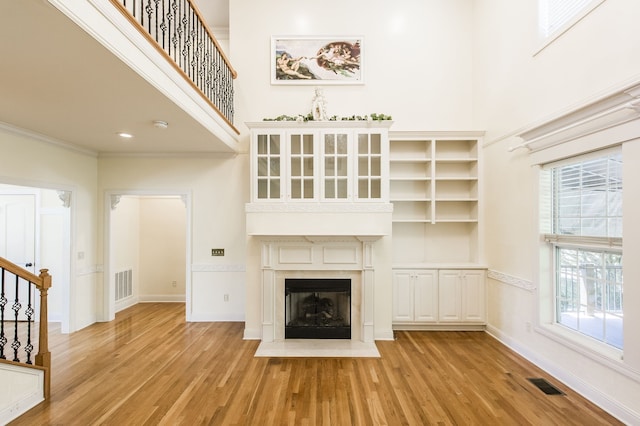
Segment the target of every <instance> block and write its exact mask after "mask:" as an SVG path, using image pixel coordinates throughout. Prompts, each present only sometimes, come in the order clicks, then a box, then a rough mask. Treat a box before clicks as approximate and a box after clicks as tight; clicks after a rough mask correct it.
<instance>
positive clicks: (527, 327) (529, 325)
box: [524, 321, 531, 332]
mask: <svg viewBox="0 0 640 426" xmlns="http://www.w3.org/2000/svg"><path fill="white" fill-rule="evenodd" d="M524 328H525V329H526V330H527V331H528V332H531V323H530V322H529V321H527V322H525V323H524Z"/></svg>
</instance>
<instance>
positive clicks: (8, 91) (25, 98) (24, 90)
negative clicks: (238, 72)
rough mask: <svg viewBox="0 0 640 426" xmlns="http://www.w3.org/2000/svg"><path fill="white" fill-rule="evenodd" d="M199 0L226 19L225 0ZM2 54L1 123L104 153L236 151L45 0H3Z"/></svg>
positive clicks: (219, 21) (219, 20)
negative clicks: (125, 134)
mask: <svg viewBox="0 0 640 426" xmlns="http://www.w3.org/2000/svg"><path fill="white" fill-rule="evenodd" d="M200 2H201V3H203V7H199V9H200V11H201V13H202V15H203V16H204V17H205V19H209V16H211V17H212V18H211V19H212V20H214V21H215V23H216V25H219V26H222V27H225V26H228V4H226V0H215V1H210V0H209V1H208V0H201V1H200ZM218 7H219V8H220V9H221V12H218V11H217V8H218ZM0 57H1V58H2V60H1V61H0V123H4V124H8V125H9V126H12V127H17V128H19V129H24V130H27V131H29V132H34V133H38V134H42V135H45V136H46V137H48V138H50V139H53V140H55V141H58V142H62V143H64V144H69V145H71V146H75V147H81V148H83V149H87V150H90V151H93V152H96V153H99V154H100V153H101V154H108V153H193V152H207V153H214V152H230V149H229V147H228V146H227V145H226V144H224V143H223V142H222V141H220V140H219V139H218V138H217V137H215V136H214V135H213V134H212V133H211V132H210V131H208V130H207V129H206V128H204V127H203V126H202V125H201V124H200V123H199V122H197V121H196V120H194V119H193V118H191V117H190V116H189V115H188V114H186V113H185V112H184V111H183V110H182V109H180V108H179V107H178V106H176V105H175V104H174V103H173V102H171V101H170V100H169V99H168V98H166V97H165V96H164V95H163V94H162V93H160V92H158V91H157V90H156V89H155V88H153V87H152V86H151V85H150V84H149V83H147V82H146V81H145V80H144V79H143V78H142V77H140V76H139V75H138V74H137V73H135V72H134V71H132V70H131V69H130V68H129V67H128V66H126V65H125V64H124V63H123V62H122V61H120V60H119V59H118V58H116V57H115V56H114V55H112V54H111V53H110V52H109V51H108V50H107V49H105V48H104V47H103V46H102V45H101V44H100V43H98V42H97V41H96V40H94V39H93V38H92V37H91V36H89V35H88V34H86V33H85V32H84V31H83V30H81V29H80V28H79V27H78V26H77V25H75V24H74V23H73V22H72V21H71V20H69V19H68V18H67V17H66V16H64V15H63V14H62V13H61V12H59V11H58V10H57V9H55V8H54V7H53V6H51V5H49V3H48V2H47V1H46V0H2V13H0ZM154 120H163V121H166V122H168V123H169V127H168V129H166V130H162V129H158V128H156V127H154V126H153V124H152V123H153V121H154ZM120 131H126V132H129V133H132V134H134V135H135V137H134V138H133V139H130V140H123V139H121V138H120V137H118V136H117V135H116V133H117V132H120Z"/></svg>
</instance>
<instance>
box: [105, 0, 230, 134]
mask: <svg viewBox="0 0 640 426" xmlns="http://www.w3.org/2000/svg"><path fill="white" fill-rule="evenodd" d="M109 1H110V3H111V4H112V5H113V6H114V7H116V9H118V10H119V11H120V13H122V15H123V16H124V17H125V18H126V19H127V20H128V21H129V22H131V24H132V25H133V26H134V27H135V28H137V29H138V31H139V32H140V33H141V34H142V36H143V37H144V38H146V39H147V40H148V41H149V42H150V43H151V45H152V46H153V47H154V48H155V49H156V50H157V51H158V52H159V53H160V54H161V55H162V56H164V57H165V58H166V59H167V60H168V62H169V64H171V66H172V67H173V68H174V69H175V70H176V71H177V72H178V73H179V74H181V75H182V76H183V78H184V79H185V80H186V81H187V83H188V84H189V85H190V86H191V87H193V88H194V89H195V90H196V91H197V92H198V93H199V94H200V96H201V97H202V99H203V100H204V101H205V102H207V104H209V106H211V107H212V108H213V109H214V110H215V111H216V112H217V113H218V115H219V116H220V117H221V118H222V119H223V120H224V121H225V122H226V123H227V125H229V127H231V129H232V130H233V131H234V132H235V133H236V134H240V131H239V130H238V129H237V128H236V127H235V126H234V124H233V112H234V111H233V84H230V86H229V87H224V88H223V89H222V92H223V93H224V94H226V95H227V96H229V97H230V99H226V100H227V101H228V102H229V103H230V104H226V106H225V105H218V104H217V103H216V102H215V101H216V100H217V101H220V100H221V99H220V98H221V97H220V96H214V97H213V98H214V99H212V94H213V93H216V94H217V95H219V92H216V91H214V90H213V83H208V87H207V88H206V89H205V88H204V87H201V85H202V82H203V81H204V77H203V76H202V73H199V75H198V76H197V77H196V76H189V75H188V74H187V72H186V71H185V69H183V67H182V66H180V64H178V63H177V62H176V60H177V59H176V58H173V57H172V56H171V55H170V54H169V52H168V51H167V50H166V49H165V46H162V45H161V44H160V42H159V41H158V40H157V39H156V38H154V36H153V35H152V34H151V33H150V32H149V31H147V29H145V27H144V25H143V24H142V23H141V22H138V17H136V16H135V15H134V14H132V13H131V12H130V11H129V10H128V9H127V6H126V4H127V0H109ZM164 1H166V0H160V2H164ZM183 1H186V3H188V4H189V7H190V8H191V10H192V11H193V13H194V14H195V16H196V18H197V19H198V22H200V24H201V26H202V29H203V30H204V31H205V32H206V34H207V36H208V38H209V40H210V41H211V42H212V43H213V45H214V46H215V50H216V53H217V55H218V56H219V57H220V59H222V61H223V62H224V65H225V68H226V70H227V72H228V74H225V73H224V72H222V70H218V71H219V72H220V74H219V75H216V76H215V79H216V80H218V79H219V80H220V81H225V80H226V76H227V75H228V76H230V77H231V80H233V79H235V78H236V77H237V76H238V74H237V72H236V70H235V69H234V68H233V67H232V66H231V61H230V60H229V58H228V57H227V55H226V54H225V53H224V51H223V50H222V47H221V46H220V44H219V43H218V41H217V40H216V38H215V36H214V35H213V33H212V32H211V30H210V29H209V27H208V26H207V25H206V21H205V20H204V19H203V17H202V14H201V13H200V10H199V9H198V8H197V7H196V6H195V4H194V3H193V1H192V0H183ZM134 4H135V2H134ZM140 4H142V3H140ZM161 4H162V3H161ZM162 7H163V8H164V6H162ZM163 10H164V9H163ZM175 18H176V17H175V16H174V17H173V19H175ZM156 24H157V22H156ZM157 30H158V28H156V31H157ZM156 35H157V34H156ZM169 37H171V35H169ZM168 49H169V51H171V47H170V46H168ZM174 54H175V49H174ZM199 59H203V58H199ZM183 66H184V64H183ZM186 68H189V67H186ZM200 71H201V70H200ZM198 81H199V83H200V84H199V83H198ZM222 102H223V103H224V101H222Z"/></svg>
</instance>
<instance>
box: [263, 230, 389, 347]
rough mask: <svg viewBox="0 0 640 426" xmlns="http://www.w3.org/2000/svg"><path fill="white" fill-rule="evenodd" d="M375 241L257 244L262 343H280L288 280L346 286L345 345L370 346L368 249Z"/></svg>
mask: <svg viewBox="0 0 640 426" xmlns="http://www.w3.org/2000/svg"><path fill="white" fill-rule="evenodd" d="M377 239H378V238H375V237H371V238H360V237H342V236H340V237H271V238H268V239H267V238H265V239H262V241H261V245H262V256H261V258H262V260H261V263H262V265H261V276H262V277H261V280H262V341H263V342H274V341H283V340H285V327H286V318H285V303H286V302H285V282H286V280H287V279H291V278H296V279H305V280H311V279H339V280H349V281H350V283H351V290H350V317H351V319H350V326H351V332H350V334H351V336H350V340H352V341H360V342H373V341H374V312H373V308H374V294H373V290H374V276H375V274H374V264H373V244H374V243H375V241H376V240H377Z"/></svg>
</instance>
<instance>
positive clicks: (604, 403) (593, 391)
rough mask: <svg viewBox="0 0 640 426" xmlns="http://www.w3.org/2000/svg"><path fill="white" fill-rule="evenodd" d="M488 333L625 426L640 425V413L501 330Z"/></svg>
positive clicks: (489, 328)
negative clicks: (625, 425) (628, 425)
mask: <svg viewBox="0 0 640 426" xmlns="http://www.w3.org/2000/svg"><path fill="white" fill-rule="evenodd" d="M486 332H487V333H488V334H489V335H490V336H491V337H493V338H495V339H496V340H498V341H499V342H500V343H502V344H503V345H505V346H507V347H508V348H509V349H511V350H513V351H514V352H516V353H518V355H520V356H522V357H524V358H526V359H527V360H528V361H530V362H532V363H533V364H535V365H536V366H538V367H540V368H541V369H543V370H544V371H546V372H547V373H549V374H550V375H552V376H553V377H555V378H556V379H558V380H559V381H561V382H562V383H564V384H565V385H567V386H568V387H570V388H571V389H573V390H574V391H576V392H577V393H579V394H580V395H582V396H583V397H585V398H587V399H588V400H589V401H591V402H593V403H594V404H596V405H597V406H599V407H600V408H602V409H603V410H605V411H606V412H608V413H609V414H611V415H612V416H614V417H615V418H617V419H618V420H620V421H622V422H624V423H625V424H634V425H635V424H640V413H639V412H637V411H635V410H634V409H633V408H631V407H627V406H625V405H622V404H620V403H619V402H618V401H615V400H613V399H611V398H610V397H609V396H608V395H606V394H604V393H602V392H600V390H598V389H597V388H595V387H593V386H592V385H590V384H588V383H586V382H585V381H584V380H582V379H581V378H580V377H578V376H576V375H574V374H572V373H569V372H567V371H566V370H564V369H563V368H561V367H559V366H558V365H556V364H555V363H553V362H551V361H550V360H548V359H546V358H541V357H540V356H538V355H537V354H536V353H534V352H531V351H530V350H529V349H528V348H527V347H525V346H523V345H521V344H520V343H519V342H518V341H516V340H514V339H512V338H511V337H509V336H508V335H506V334H504V333H502V332H501V331H500V330H499V329H497V328H495V327H493V326H491V325H487V329H486Z"/></svg>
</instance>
